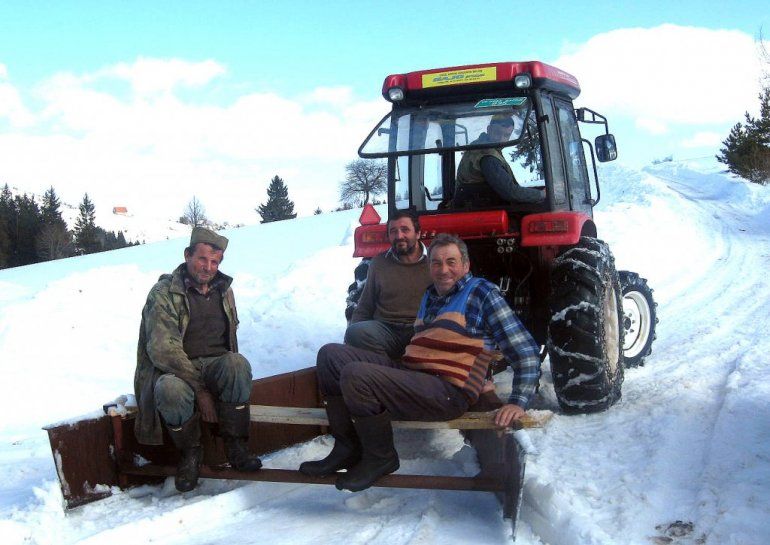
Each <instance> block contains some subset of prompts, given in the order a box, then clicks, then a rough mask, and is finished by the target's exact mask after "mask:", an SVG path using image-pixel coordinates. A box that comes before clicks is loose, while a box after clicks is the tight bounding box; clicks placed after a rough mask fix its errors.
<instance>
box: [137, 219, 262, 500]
mask: <svg viewBox="0 0 770 545" xmlns="http://www.w3.org/2000/svg"><path fill="white" fill-rule="evenodd" d="M227 242H228V241H227V239H226V238H225V237H223V236H221V235H218V234H217V233H215V232H213V231H210V230H208V229H204V228H202V227H196V228H195V229H193V232H192V236H191V238H190V246H189V247H188V248H186V249H185V251H184V258H185V262H184V263H182V264H181V265H179V267H177V268H176V269H175V270H174V272H173V273H172V274H164V275H162V276H161V277H160V279H159V280H158V282H157V283H156V284H155V286H153V288H152V289H151V290H150V293H149V295H148V296H147V302H146V304H145V306H144V309H143V310H142V324H141V326H140V330H139V343H138V347H137V366H136V373H135V375H134V390H135V393H136V399H137V405H138V408H139V414H138V416H137V418H136V424H135V434H136V438H137V440H138V441H139V442H140V443H144V444H149V445H160V444H163V426H164V425H165V427H166V429H167V430H168V433H169V435H170V436H171V439H172V441H173V442H174V444H175V445H176V447H177V448H178V449H179V450H180V451H181V460H180V462H179V466H178V467H177V475H176V478H175V484H176V487H177V489H178V490H180V491H183V492H184V491H188V490H192V489H193V488H194V487H195V485H196V484H197V481H198V475H199V468H200V463H201V459H202V450H201V446H200V420H203V421H205V422H212V423H213V422H218V423H219V430H220V434H221V435H222V437H223V439H224V442H225V450H226V453H227V458H228V461H229V462H230V464H231V465H232V466H233V468H235V469H237V470H241V471H255V470H257V469H259V468H260V467H261V465H262V464H261V462H260V460H259V458H257V457H255V456H252V455H251V454H249V451H248V446H247V445H248V435H249V406H248V401H249V395H250V393H251V366H250V365H249V362H248V360H246V358H245V357H243V356H242V355H241V354H238V341H237V338H236V329H237V327H238V314H237V311H236V308H235V299H234V297H233V290H232V289H231V287H230V284H231V283H232V278H230V277H229V276H227V275H225V274H222V273H221V272H220V271H219V264H220V263H221V261H222V259H223V257H224V251H225V249H226V248H227Z"/></svg>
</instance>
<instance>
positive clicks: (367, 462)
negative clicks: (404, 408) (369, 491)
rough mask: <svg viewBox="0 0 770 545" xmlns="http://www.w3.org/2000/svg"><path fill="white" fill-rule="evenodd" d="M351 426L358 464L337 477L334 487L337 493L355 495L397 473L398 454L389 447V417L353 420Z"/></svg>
mask: <svg viewBox="0 0 770 545" xmlns="http://www.w3.org/2000/svg"><path fill="white" fill-rule="evenodd" d="M353 426H355V428H356V432H357V433H358V437H359V439H360V440H361V450H362V454H361V461H360V462H359V463H358V464H356V465H355V466H353V468H351V469H350V470H348V472H347V473H340V476H339V477H337V482H336V483H335V486H336V487H337V488H338V489H339V490H343V489H344V490H350V491H351V492H358V491H359V490H364V489H365V488H369V487H370V486H372V485H373V484H374V482H375V481H376V480H377V479H379V478H380V477H382V476H383V475H387V474H388V473H393V472H394V471H396V470H397V469H398V465H399V464H398V454H397V453H396V449H395V448H394V447H393V428H392V427H391V425H390V414H388V413H387V412H383V413H380V414H378V415H376V416H365V417H354V418H353Z"/></svg>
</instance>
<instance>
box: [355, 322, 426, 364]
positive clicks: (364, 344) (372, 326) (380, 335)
mask: <svg viewBox="0 0 770 545" xmlns="http://www.w3.org/2000/svg"><path fill="white" fill-rule="evenodd" d="M413 335H414V325H412V324H392V323H389V322H380V321H378V320H364V321H363V322H356V323H354V324H350V325H349V326H348V328H347V329H346V330H345V344H348V345H350V346H353V347H355V348H361V349H363V350H369V351H370V352H377V353H378V354H384V355H386V356H388V357H389V358H390V359H393V360H395V359H399V358H401V356H403V355H404V350H406V345H408V344H409V341H411V340H412V336H413Z"/></svg>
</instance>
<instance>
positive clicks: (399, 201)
mask: <svg viewBox="0 0 770 545" xmlns="http://www.w3.org/2000/svg"><path fill="white" fill-rule="evenodd" d="M394 188H395V195H394V199H393V202H395V203H396V208H398V209H399V210H405V209H407V208H409V157H404V156H401V157H398V158H397V159H396V175H395V184H394Z"/></svg>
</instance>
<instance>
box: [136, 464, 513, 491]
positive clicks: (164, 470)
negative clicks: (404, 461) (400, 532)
mask: <svg viewBox="0 0 770 545" xmlns="http://www.w3.org/2000/svg"><path fill="white" fill-rule="evenodd" d="M121 473H125V474H129V475H142V476H154V477H169V476H172V475H175V474H176V468H175V467H174V466H159V465H154V464H148V465H144V466H141V467H137V466H128V467H125V466H124V467H121ZM200 476H201V477H203V478H206V479H233V480H243V481H265V482H273V483H306V484H327V485H329V484H331V485H333V484H334V482H335V481H336V479H337V475H336V474H335V475H328V476H326V477H310V476H308V475H304V474H302V473H300V472H299V471H296V470H292V469H266V468H263V469H260V470H259V471H250V472H242V471H235V470H233V469H214V468H210V467H208V466H201V473H200ZM373 486H378V487H385V488H428V489H436V490H472V491H481V492H499V491H501V490H503V483H502V480H500V479H496V478H489V477H446V476H440V475H405V474H399V473H392V474H390V475H385V476H384V477H380V478H379V479H377V481H376V482H375V483H374V485H373Z"/></svg>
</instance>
